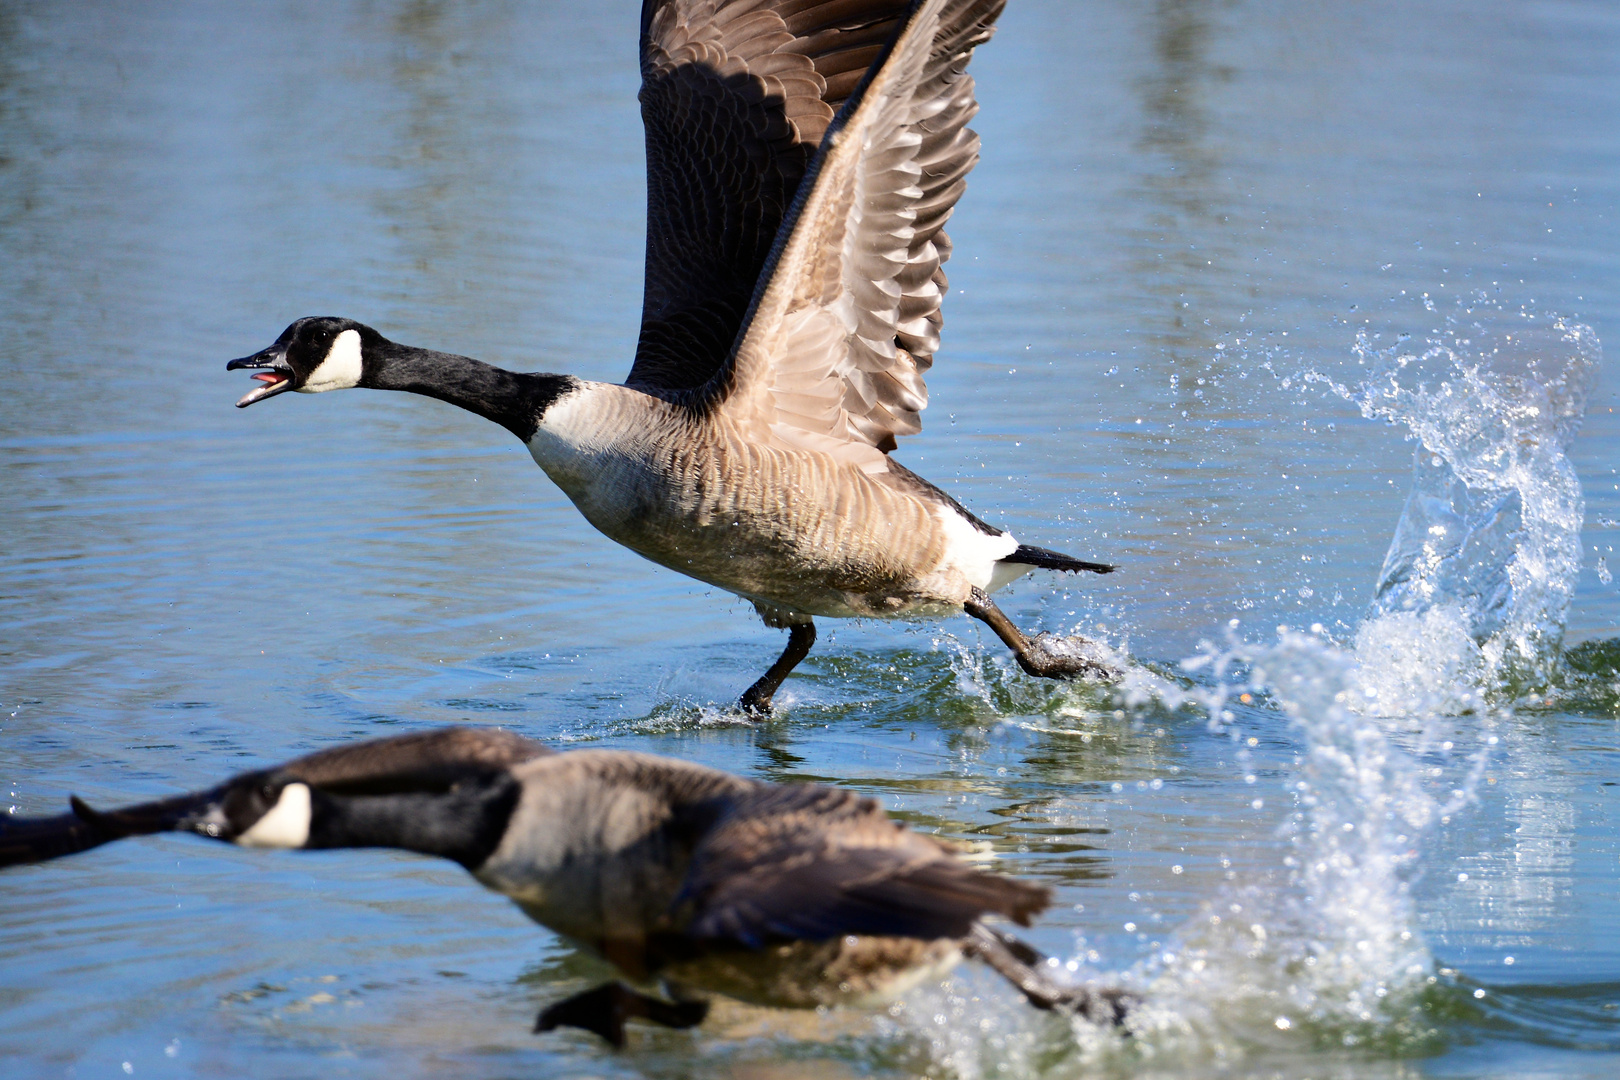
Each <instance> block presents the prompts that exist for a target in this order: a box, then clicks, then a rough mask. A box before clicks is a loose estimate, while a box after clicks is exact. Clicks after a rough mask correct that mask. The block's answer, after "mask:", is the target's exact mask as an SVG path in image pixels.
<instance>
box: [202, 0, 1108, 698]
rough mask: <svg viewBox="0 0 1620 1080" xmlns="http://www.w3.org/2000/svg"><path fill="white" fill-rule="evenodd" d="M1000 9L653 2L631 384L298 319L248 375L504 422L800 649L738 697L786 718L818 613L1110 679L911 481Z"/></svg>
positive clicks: (624, 525)
mask: <svg viewBox="0 0 1620 1080" xmlns="http://www.w3.org/2000/svg"><path fill="white" fill-rule="evenodd" d="M1004 3H1005V0H913V2H905V0H646V3H645V5H644V7H643V9H642V17H641V24H642V32H641V45H642V49H641V57H642V60H641V65H642V75H643V82H642V89H641V109H642V117H643V119H644V121H645V124H646V133H647V193H648V198H647V269H646V291H645V297H644V308H643V313H642V325H641V337H640V341H639V344H638V345H637V348H636V359H635V364H634V366H633V367H632V368H631V369H630V376H629V378H628V379H626V380H625V382H624V384H623V385H616V384H610V383H597V382H587V381H585V380H581V379H577V378H573V377H572V376H568V375H549V374H519V373H515V372H510V371H505V370H503V369H500V368H496V367H492V366H490V365H488V364H484V363H481V362H479V361H477V360H472V359H469V358H467V357H463V356H453V355H450V354H447V353H440V352H433V351H430V350H426V349H418V348H412V347H409V346H404V345H399V344H396V343H394V342H392V341H389V340H388V339H386V338H384V337H383V336H382V335H381V334H379V333H378V332H377V331H375V330H373V329H371V328H370V327H368V326H363V325H361V324H360V323H357V322H354V321H352V320H349V319H340V318H329V317H312V318H304V319H300V320H298V321H297V322H295V323H293V324H292V325H291V326H289V327H288V328H287V329H286V330H285V331H284V332H283V333H282V335H281V336H280V337H279V338H277V339H276V342H275V344H274V345H271V346H270V347H269V348H267V349H265V350H263V351H261V352H259V353H256V354H254V355H253V356H248V357H243V358H242V359H239V360H232V361H231V362H230V363H229V364H228V365H226V366H227V368H231V369H235V368H243V369H247V370H250V371H253V372H255V375H254V376H253V377H254V378H255V379H257V380H259V381H260V382H262V383H263V385H262V386H259V387H257V388H255V389H254V390H253V391H251V392H250V393H248V394H247V395H245V396H244V397H243V398H242V399H241V400H240V401H238V402H237V405H238V406H242V407H245V406H248V405H251V404H253V403H255V402H258V401H263V400H265V399H267V398H270V397H273V396H275V395H277V394H280V393H283V392H284V391H288V390H298V391H302V392H304V393H320V392H323V391H326V390H339V389H344V388H347V387H355V386H360V387H368V388H372V389H379V390H409V391H411V392H413V393H418V394H426V395H428V396H429V397H436V398H439V399H441V400H443V401H448V402H450V403H451V404H454V405H459V406H461V407H462V408H464V409H468V410H470V411H472V412H475V413H477V414H479V415H480V416H483V417H486V418H488V419H490V420H493V421H495V422H496V423H498V424H501V425H502V426H504V427H506V428H507V429H509V430H510V431H511V432H512V433H513V434H515V435H516V436H517V437H518V438H519V439H522V440H523V441H524V443H525V444H527V446H528V448H529V452H530V453H531V454H532V455H533V457H534V459H535V461H536V462H537V463H538V464H539V465H540V467H541V468H543V469H544V470H545V471H546V473H547V475H549V476H550V477H551V478H552V480H553V481H555V482H556V483H557V485H558V486H559V487H560V488H562V490H563V491H564V492H565V493H566V494H567V495H568V497H569V498H570V499H572V500H573V502H574V505H575V506H577V507H578V508H579V510H580V512H581V513H583V514H584V515H585V517H586V519H587V520H588V521H590V523H591V524H592V525H594V526H596V527H597V528H598V529H600V530H601V531H602V532H604V533H606V534H607V535H608V536H610V537H612V538H613V539H614V540H617V541H618V542H619V543H621V544H624V545H625V546H626V547H629V548H630V549H631V550H633V551H635V552H637V553H639V554H641V555H643V556H645V557H646V558H648V559H651V560H652V561H653V562H656V563H659V564H660V565H662V566H667V567H669V568H670V569H672V570H678V571H680V572H681V573H684V574H689V575H691V576H692V577H695V578H697V579H699V580H700V581H705V582H708V583H709V584H711V585H716V586H719V587H720V588H722V589H726V590H727V591H729V592H732V593H735V594H737V595H738V596H741V597H744V598H746V599H748V600H751V601H752V602H753V603H754V605H755V607H756V608H757V609H758V610H759V613H760V615H761V616H762V617H763V618H764V620H765V622H766V624H767V625H770V626H773V627H779V628H784V629H787V630H788V631H789V638H788V645H787V648H786V650H785V651H784V652H783V653H782V656H781V658H780V659H779V660H778V661H777V662H776V663H775V665H773V666H772V667H771V669H770V671H769V672H767V673H766V674H765V676H764V677H762V678H761V679H760V680H759V681H758V682H756V683H755V684H754V685H753V686H752V687H750V688H749V689H748V691H747V692H746V693H745V694H744V695H743V698H742V705H743V707H744V708H745V709H747V710H749V711H753V712H767V711H769V709H770V705H771V699H772V696H773V695H774V694H775V692H776V690H777V688H778V687H779V686H780V685H781V683H782V680H783V679H784V678H786V677H787V674H788V672H790V671H791V670H792V669H793V667H794V666H795V665H796V664H798V662H799V661H800V660H802V659H804V656H805V654H806V653H807V652H809V650H810V646H811V645H812V644H813V643H814V641H815V626H814V624H813V622H812V618H813V617H814V616H817V615H821V616H829V617H862V616H865V617H879V618H892V617H917V616H939V615H949V614H955V613H958V612H962V611H966V612H967V613H968V614H970V615H972V616H974V617H975V618H978V619H980V620H983V621H984V622H986V623H987V624H989V626H990V627H991V628H992V629H993V630H994V631H995V632H996V634H997V636H999V637H1000V638H1001V640H1002V641H1004V642H1005V643H1006V644H1007V645H1008V646H1009V647H1011V648H1012V650H1013V651H1014V652H1015V653H1016V654H1017V657H1018V661H1019V663H1020V664H1021V665H1022V666H1023V668H1024V670H1025V671H1028V672H1029V673H1031V674H1033V675H1042V676H1049V677H1072V676H1097V677H1107V676H1109V675H1110V674H1112V672H1111V671H1110V670H1109V668H1108V667H1107V665H1106V663H1105V662H1104V661H1103V660H1101V659H1100V657H1099V652H1098V650H1096V649H1095V647H1093V646H1091V644H1090V643H1089V642H1086V641H1084V640H1083V639H1078V638H1069V639H1063V638H1054V637H1052V636H1050V635H1044V634H1043V635H1039V636H1037V637H1034V638H1029V637H1026V636H1025V635H1024V634H1023V633H1021V632H1020V631H1019V629H1018V628H1017V627H1016V626H1014V625H1013V624H1012V622H1011V621H1010V620H1009V619H1008V618H1007V617H1006V615H1004V614H1003V613H1002V612H1001V611H1000V609H998V608H997V607H996V606H995V604H993V603H992V602H991V600H990V597H989V593H990V592H992V591H993V590H995V589H996V588H999V587H1000V586H1002V585H1004V584H1006V583H1007V582H1008V581H1011V580H1012V579H1013V578H1015V577H1018V576H1019V575H1020V574H1023V573H1025V572H1027V571H1028V570H1029V569H1030V568H1032V567H1046V568H1049V569H1055V570H1066V571H1079V570H1088V571H1092V572H1095V573H1107V572H1109V571H1110V570H1112V569H1113V567H1112V566H1108V565H1106V564H1102V563H1095V562H1084V561H1081V560H1079V559H1074V558H1070V557H1069V556H1067V555H1060V554H1058V553H1056V552H1052V551H1046V550H1044V549H1041V548H1035V547H1026V546H1024V545H1021V544H1019V543H1018V541H1016V540H1015V539H1013V537H1012V536H1011V535H1009V534H1008V533H1006V532H1003V531H1001V530H1000V529H997V528H994V527H992V526H990V525H987V524H985V523H984V522H982V521H980V520H979V519H978V518H976V517H974V516H973V515H972V514H971V513H969V512H968V511H967V510H966V509H964V508H963V507H962V506H961V504H959V503H958V502H956V500H954V499H952V498H951V497H950V496H949V495H947V494H945V493H944V492H942V491H941V490H939V489H938V488H937V487H935V486H934V485H933V484H930V483H929V482H928V481H926V480H924V479H923V478H921V477H920V476H918V475H917V474H915V473H913V472H912V471H911V470H909V469H907V468H906V467H905V466H904V465H901V464H900V463H899V462H898V461H895V460H894V459H893V458H892V457H891V456H890V452H891V451H893V450H894V449H895V439H896V437H897V436H900V435H910V434H914V433H916V432H917V431H919V430H921V424H920V421H919V414H920V413H921V411H922V409H923V408H924V406H926V405H927V402H928V397H927V389H926V387H925V386H924V385H923V373H924V372H926V371H927V370H928V368H929V367H930V366H931V365H932V364H933V358H934V352H935V350H936V349H937V348H938V346H939V330H940V326H941V313H940V305H941V301H942V299H943V297H944V294H945V275H944V273H943V272H942V270H941V265H942V264H943V263H944V262H945V260H946V258H947V256H948V255H949V254H950V250H951V248H950V241H949V240H948V238H947V237H946V235H945V233H944V231H943V230H942V228H941V226H943V225H944V223H945V220H946V219H947V218H948V217H949V216H950V213H951V209H952V207H953V206H954V205H955V204H956V200H957V198H958V197H959V196H960V195H961V193H962V190H963V188H964V186H965V183H966V176H967V173H968V171H969V170H970V169H971V168H972V167H973V164H974V163H975V162H976V161H977V160H978V149H979V141H978V137H977V136H976V135H974V134H973V132H972V131H970V130H969V129H968V128H967V127H966V126H965V125H966V123H967V121H968V120H969V119H970V118H971V117H972V116H973V114H974V113H975V112H976V111H977V108H978V106H977V104H976V103H975V101H974V97H973V80H972V78H971V77H969V76H968V75H967V73H966V69H967V64H968V60H969V58H970V57H971V56H972V53H973V49H974V48H975V47H976V46H978V45H980V44H982V43H983V42H984V41H986V40H987V39H988V38H989V37H990V34H991V28H992V24H993V23H994V21H995V19H996V17H997V16H998V15H999V14H1000V13H1001V9H1002V6H1003V4H1004Z"/></svg>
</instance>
